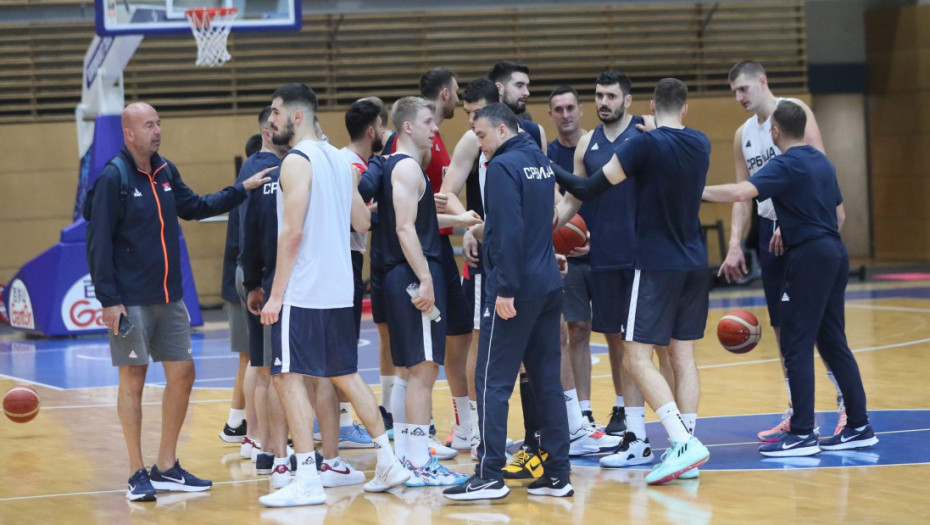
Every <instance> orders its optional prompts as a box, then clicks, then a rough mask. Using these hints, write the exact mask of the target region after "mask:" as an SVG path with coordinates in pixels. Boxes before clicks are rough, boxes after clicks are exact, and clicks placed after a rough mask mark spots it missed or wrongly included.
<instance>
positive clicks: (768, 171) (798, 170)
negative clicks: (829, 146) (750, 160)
mask: <svg viewBox="0 0 930 525" xmlns="http://www.w3.org/2000/svg"><path fill="white" fill-rule="evenodd" d="M749 182H750V183H751V184H752V185H753V186H755V187H756V189H757V190H759V200H763V199H768V198H770V197H771V199H772V202H773V203H774V204H775V213H777V214H778V225H779V226H780V227H781V232H782V238H783V239H784V241H785V245H786V246H789V247H791V246H797V245H799V244H801V243H803V242H805V241H809V240H811V239H816V238H817V237H823V236H825V235H830V236H833V237H836V238H839V237H840V232H839V229H838V228H837V223H836V207H837V206H839V205H840V204H842V203H843V196H842V194H841V193H840V186H839V183H838V182H837V180H836V168H835V167H834V166H833V163H832V162H830V159H828V158H827V156H826V155H824V154H823V153H821V152H820V151H817V149H816V148H814V147H812V146H794V147H791V148H788V151H786V152H784V153H782V154H781V155H778V156H777V157H775V158H774V159H772V160H770V161H769V162H768V163H767V164H766V165H765V166H763V167H762V169H760V170H759V171H758V172H756V174H755V175H753V176H751V177H749Z"/></svg>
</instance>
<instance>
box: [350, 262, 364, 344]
mask: <svg viewBox="0 0 930 525" xmlns="http://www.w3.org/2000/svg"><path fill="white" fill-rule="evenodd" d="M364 265H365V254H364V253H362V252H357V251H355V250H352V280H353V281H354V284H355V295H354V296H353V297H352V313H353V315H354V316H355V338H356V339H358V338H359V337H360V335H361V333H362V299H363V298H364V297H365V281H364V280H363V279H362V267H363V266H364Z"/></svg>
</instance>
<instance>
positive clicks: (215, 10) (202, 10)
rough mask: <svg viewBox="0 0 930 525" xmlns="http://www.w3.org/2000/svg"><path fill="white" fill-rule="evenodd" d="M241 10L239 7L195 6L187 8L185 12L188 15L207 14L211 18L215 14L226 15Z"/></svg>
mask: <svg viewBox="0 0 930 525" xmlns="http://www.w3.org/2000/svg"><path fill="white" fill-rule="evenodd" d="M238 12H239V9H238V8H236V7H195V8H192V9H185V10H184V14H185V15H187V16H188V17H191V16H193V15H207V16H208V17H210V18H213V17H214V16H226V15H233V14H236V13H238Z"/></svg>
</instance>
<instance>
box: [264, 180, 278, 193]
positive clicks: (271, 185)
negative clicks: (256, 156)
mask: <svg viewBox="0 0 930 525" xmlns="http://www.w3.org/2000/svg"><path fill="white" fill-rule="evenodd" d="M277 192H278V183H277V182H266V183H265V184H263V185H262V193H263V194H264V195H271V194H274V193H277Z"/></svg>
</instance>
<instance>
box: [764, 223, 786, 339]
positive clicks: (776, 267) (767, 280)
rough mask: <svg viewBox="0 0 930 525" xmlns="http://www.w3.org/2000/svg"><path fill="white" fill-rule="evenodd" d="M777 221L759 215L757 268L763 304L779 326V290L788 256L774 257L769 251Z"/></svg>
mask: <svg viewBox="0 0 930 525" xmlns="http://www.w3.org/2000/svg"><path fill="white" fill-rule="evenodd" d="M776 226H778V223H777V222H775V221H772V220H769V219H766V218H765V217H759V268H761V269H762V288H763V290H765V304H766V306H768V309H769V320H770V321H771V324H772V326H781V312H780V309H781V291H782V288H783V287H784V286H785V267H786V265H787V260H788V258H787V257H786V256H784V255H782V256H780V257H775V256H774V255H772V252H770V251H769V241H771V240H772V235H774V233H775V228H776Z"/></svg>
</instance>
